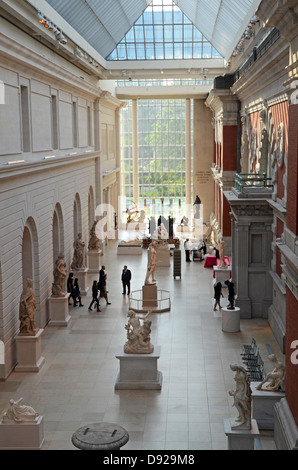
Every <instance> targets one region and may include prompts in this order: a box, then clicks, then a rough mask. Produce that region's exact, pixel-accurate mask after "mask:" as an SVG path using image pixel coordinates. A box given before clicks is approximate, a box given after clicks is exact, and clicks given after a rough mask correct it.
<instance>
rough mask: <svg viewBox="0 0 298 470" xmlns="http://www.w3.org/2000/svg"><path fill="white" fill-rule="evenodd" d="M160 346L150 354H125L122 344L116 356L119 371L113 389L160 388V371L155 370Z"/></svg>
mask: <svg viewBox="0 0 298 470" xmlns="http://www.w3.org/2000/svg"><path fill="white" fill-rule="evenodd" d="M159 357H160V346H156V347H155V348H154V351H153V353H151V354H126V353H125V352H124V349H123V346H122V347H121V348H119V351H118V353H117V354H116V358H117V359H119V361H120V371H119V374H118V377H117V381H116V384H115V390H161V384H162V373H161V372H159V371H158V370H157V360H158V358H159Z"/></svg>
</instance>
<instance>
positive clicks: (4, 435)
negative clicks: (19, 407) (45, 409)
mask: <svg viewBox="0 0 298 470" xmlns="http://www.w3.org/2000/svg"><path fill="white" fill-rule="evenodd" d="M43 442H44V432H43V416H40V417H39V418H38V420H37V421H36V422H35V423H13V422H11V423H3V422H2V421H1V422H0V449H3V450H39V449H41V447H42V445H43Z"/></svg>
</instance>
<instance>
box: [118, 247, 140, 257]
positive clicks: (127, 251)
mask: <svg viewBox="0 0 298 470" xmlns="http://www.w3.org/2000/svg"><path fill="white" fill-rule="evenodd" d="M117 253H118V255H126V256H127V255H128V256H130V255H141V254H142V245H121V244H119V245H118V247H117Z"/></svg>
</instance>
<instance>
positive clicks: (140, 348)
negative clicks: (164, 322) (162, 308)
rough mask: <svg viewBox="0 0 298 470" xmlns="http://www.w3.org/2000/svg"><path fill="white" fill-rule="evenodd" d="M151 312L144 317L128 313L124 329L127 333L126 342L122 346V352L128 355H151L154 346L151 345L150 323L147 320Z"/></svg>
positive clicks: (131, 312)
mask: <svg viewBox="0 0 298 470" xmlns="http://www.w3.org/2000/svg"><path fill="white" fill-rule="evenodd" d="M150 313H151V311H149V312H148V313H147V314H146V315H145V316H144V317H139V316H138V315H136V313H135V312H133V311H131V310H130V311H129V312H128V314H127V316H128V318H129V320H128V323H127V325H125V329H126V331H127V342H126V343H125V345H124V352H125V353H128V354H151V353H152V352H153V351H154V346H153V345H152V344H151V339H150V333H151V323H152V322H151V321H149V320H147V318H148V317H149V315H150ZM140 320H142V321H143V324H141V321H140Z"/></svg>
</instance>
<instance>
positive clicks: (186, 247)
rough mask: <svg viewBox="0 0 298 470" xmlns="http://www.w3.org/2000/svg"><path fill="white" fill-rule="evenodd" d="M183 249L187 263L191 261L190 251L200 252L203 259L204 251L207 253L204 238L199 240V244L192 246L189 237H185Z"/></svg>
mask: <svg viewBox="0 0 298 470" xmlns="http://www.w3.org/2000/svg"><path fill="white" fill-rule="evenodd" d="M184 251H185V261H186V262H187V263H189V262H191V259H190V255H191V253H192V252H196V251H197V252H198V253H201V255H200V256H201V257H200V259H201V260H203V259H204V258H205V255H206V253H207V246H206V243H205V240H201V241H200V244H199V246H198V247H194V246H193V245H192V243H191V241H190V240H189V238H186V240H185V242H184Z"/></svg>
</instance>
